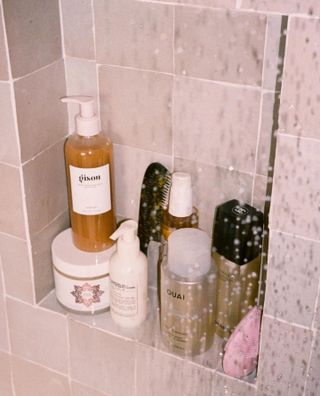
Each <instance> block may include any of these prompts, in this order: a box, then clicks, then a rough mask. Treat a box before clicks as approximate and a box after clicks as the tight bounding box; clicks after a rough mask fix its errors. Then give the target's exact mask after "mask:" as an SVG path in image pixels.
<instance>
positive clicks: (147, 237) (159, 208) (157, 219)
mask: <svg viewBox="0 0 320 396" xmlns="http://www.w3.org/2000/svg"><path fill="white" fill-rule="evenodd" d="M170 186H171V174H170V172H169V171H168V169H167V168H166V167H165V166H163V165H162V164H160V163H158V162H153V163H152V164H150V165H149V166H148V168H147V169H146V172H145V174H144V177H143V181H142V186H141V195H140V208H139V227H138V236H139V238H140V249H141V250H142V251H143V252H144V253H145V254H147V250H148V245H149V242H150V241H156V242H160V240H161V222H162V212H163V210H164V209H166V208H167V206H168V199H169V190H170Z"/></svg>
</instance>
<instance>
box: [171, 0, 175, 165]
mask: <svg viewBox="0 0 320 396" xmlns="http://www.w3.org/2000/svg"><path fill="white" fill-rule="evenodd" d="M172 13H173V15H172V32H173V34H172V68H173V79H172V84H171V169H172V171H173V172H174V170H175V169H174V167H175V160H174V158H175V150H174V148H175V144H174V131H175V127H174V126H175V122H174V120H175V92H176V60H175V53H176V52H175V29H176V7H173V11H172Z"/></svg>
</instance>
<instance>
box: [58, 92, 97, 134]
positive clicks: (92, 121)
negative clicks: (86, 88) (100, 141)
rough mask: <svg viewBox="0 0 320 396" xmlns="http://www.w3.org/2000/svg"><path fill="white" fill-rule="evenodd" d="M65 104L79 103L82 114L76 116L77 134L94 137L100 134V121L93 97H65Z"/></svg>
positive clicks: (62, 100) (63, 100) (62, 99)
mask: <svg viewBox="0 0 320 396" xmlns="http://www.w3.org/2000/svg"><path fill="white" fill-rule="evenodd" d="M61 102H63V103H78V104H79V105H80V114H77V115H76V116H75V119H76V133H77V134H78V135H81V136H94V135H97V134H98V133H99V132H100V129H99V120H98V117H97V115H96V114H95V112H94V99H93V97H92V96H65V97H64V98H61Z"/></svg>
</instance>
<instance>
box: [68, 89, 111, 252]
mask: <svg viewBox="0 0 320 396" xmlns="http://www.w3.org/2000/svg"><path fill="white" fill-rule="evenodd" d="M61 101H62V102H66V103H78V104H79V105H80V114H78V115H77V116H76V133H74V134H72V135H71V136H70V137H69V138H68V139H67V141H66V144H65V161H66V172H67V188H68V199H69V211H70V218H71V228H72V239H73V243H74V245H75V246H76V247H77V248H79V249H80V250H84V251H86V252H99V251H102V250H105V249H107V248H108V247H110V246H111V245H112V244H113V241H112V240H111V239H110V235H111V234H112V233H113V232H114V231H115V229H116V220H115V211H114V202H113V189H112V183H113V175H112V143H111V141H110V140H109V139H108V138H107V137H105V136H104V135H103V134H102V133H101V132H100V129H99V121H98V117H97V115H96V114H95V113H94V100H93V98H92V97H90V96H72V97H65V98H62V99H61Z"/></svg>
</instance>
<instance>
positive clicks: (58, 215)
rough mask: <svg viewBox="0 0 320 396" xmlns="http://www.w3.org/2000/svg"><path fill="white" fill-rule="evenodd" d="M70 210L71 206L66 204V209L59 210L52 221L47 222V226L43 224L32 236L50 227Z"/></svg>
mask: <svg viewBox="0 0 320 396" xmlns="http://www.w3.org/2000/svg"><path fill="white" fill-rule="evenodd" d="M68 210H69V207H68V206H66V207H65V208H64V210H62V211H61V212H59V213H58V214H57V215H56V216H55V217H54V218H53V219H52V220H50V222H49V223H48V224H46V225H45V226H43V227H42V228H41V229H40V230H38V231H37V232H35V233H34V234H33V235H32V238H34V237H36V236H38V235H39V234H40V233H41V232H42V231H44V230H45V229H46V228H48V227H50V226H51V224H53V223H54V222H55V221H56V220H57V219H58V218H59V217H61V216H62V215H63V214H64V213H65V212H67V211H68Z"/></svg>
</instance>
